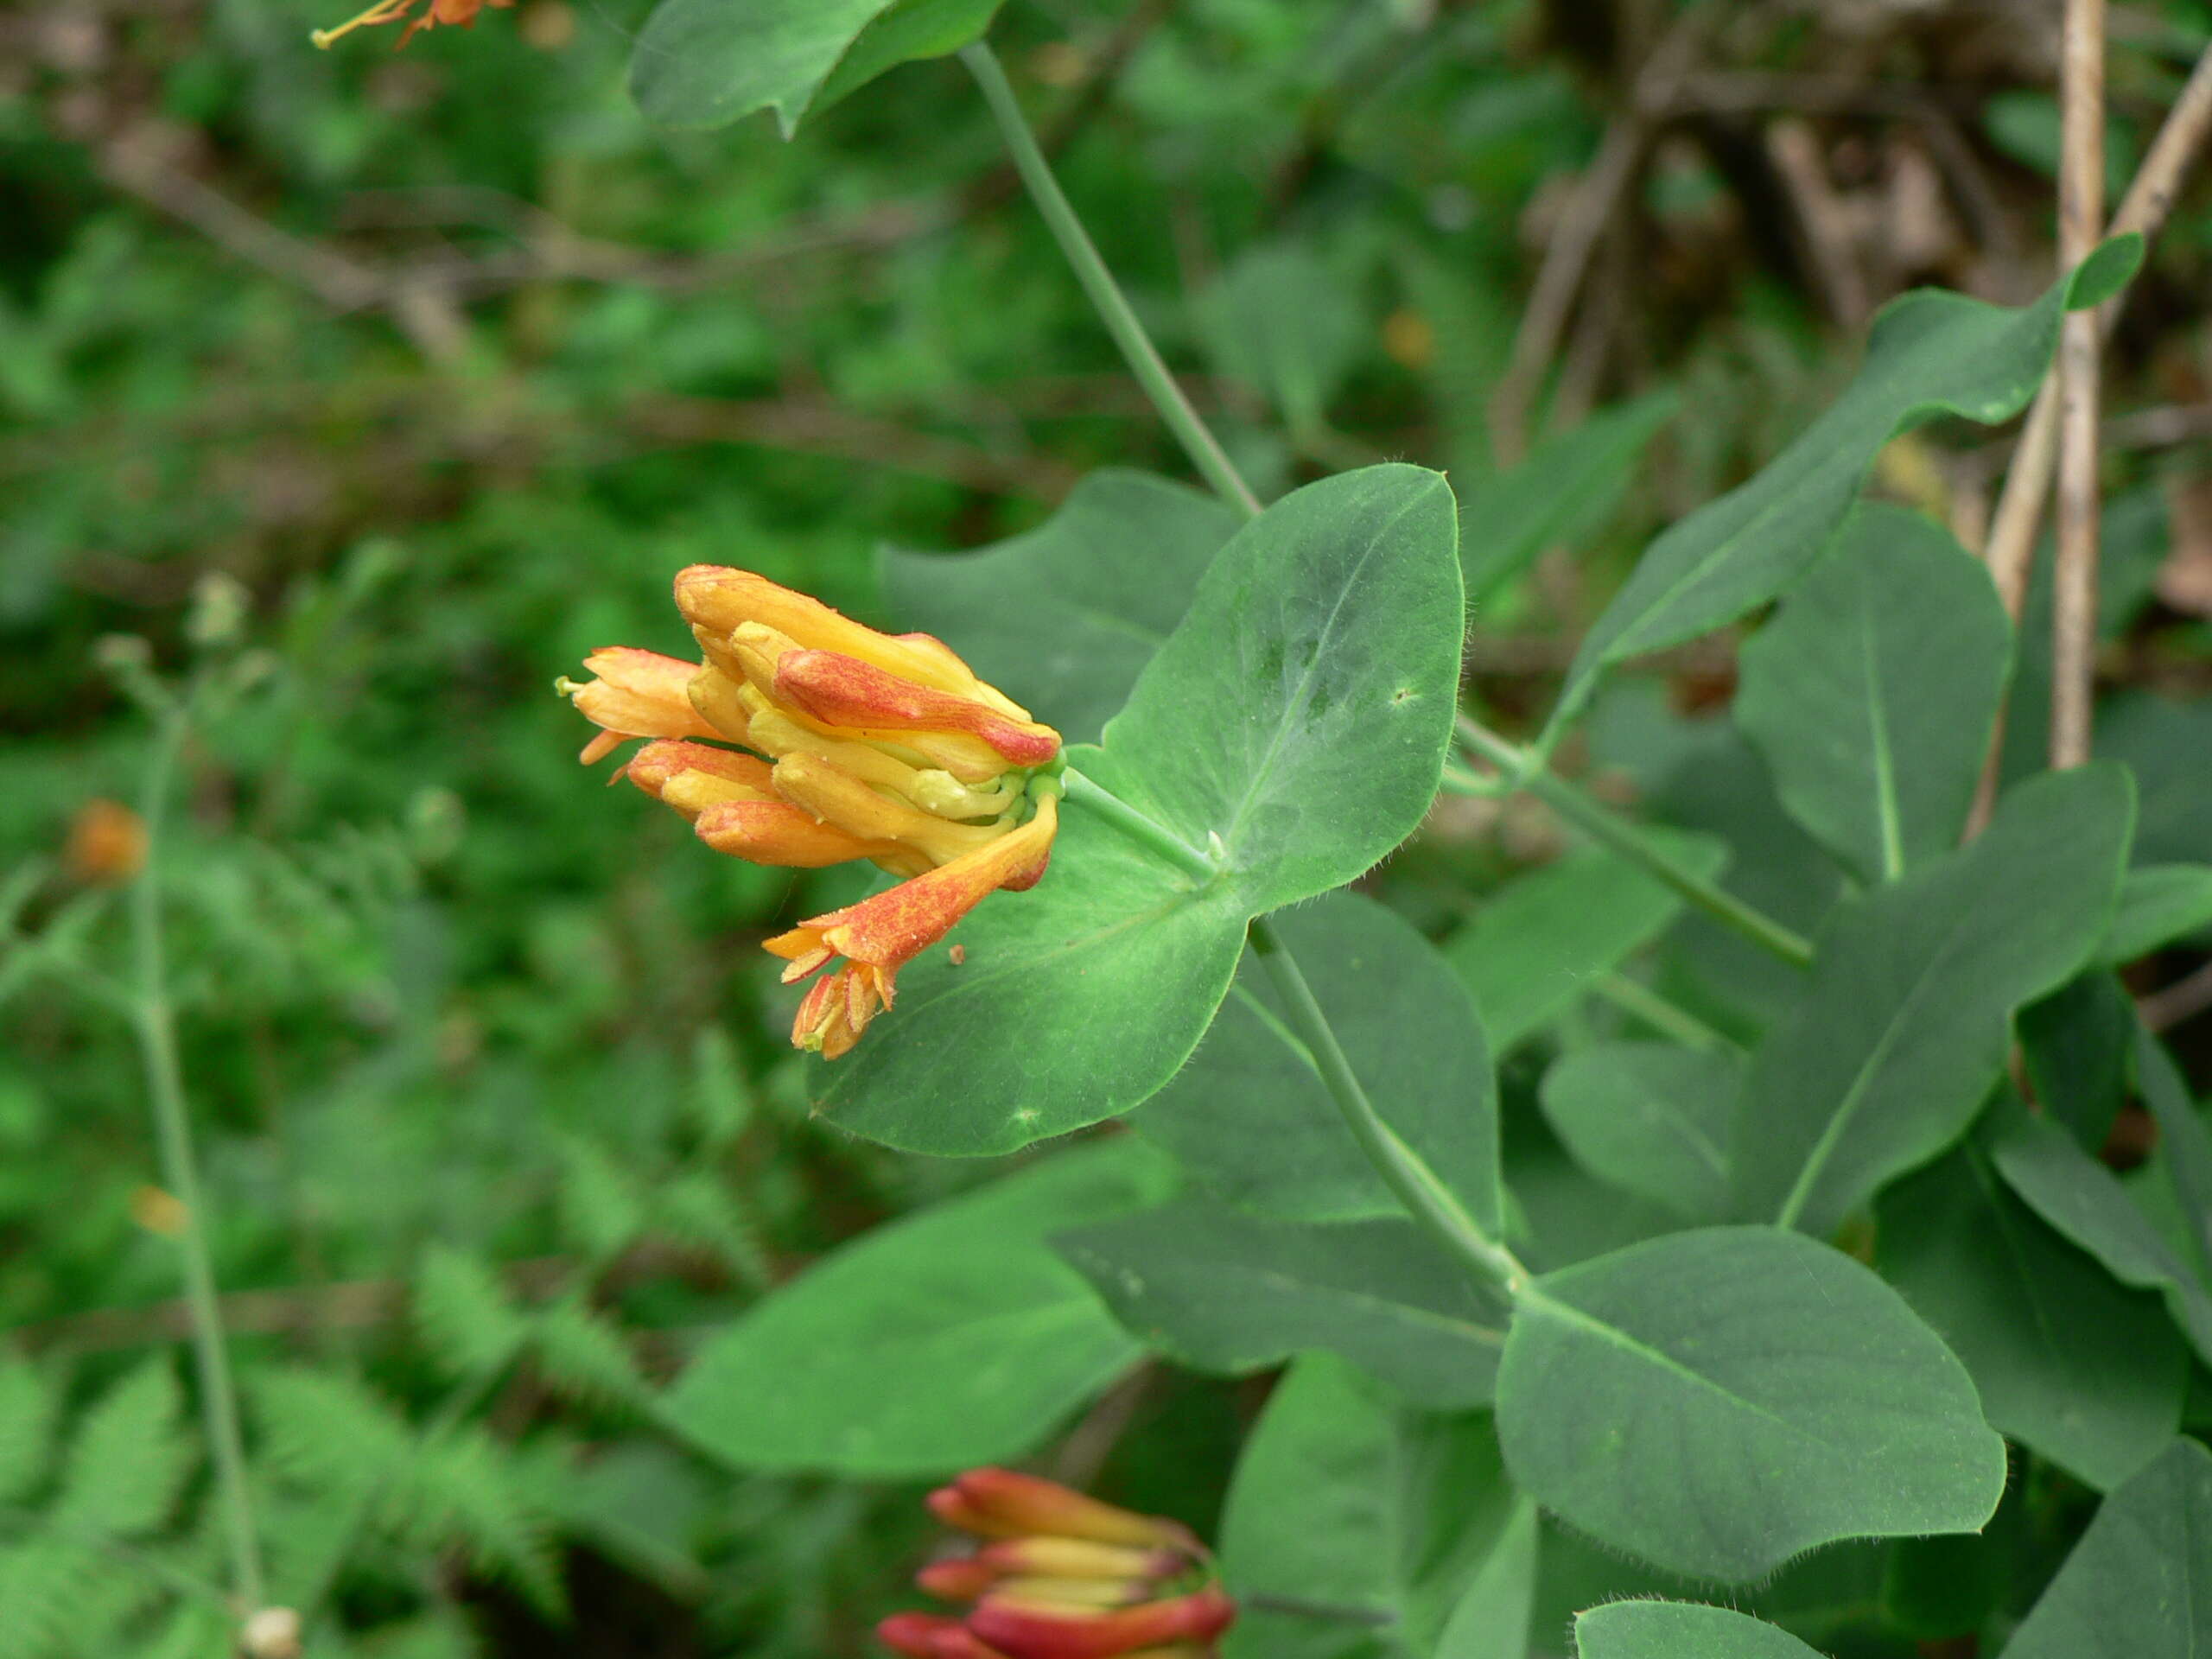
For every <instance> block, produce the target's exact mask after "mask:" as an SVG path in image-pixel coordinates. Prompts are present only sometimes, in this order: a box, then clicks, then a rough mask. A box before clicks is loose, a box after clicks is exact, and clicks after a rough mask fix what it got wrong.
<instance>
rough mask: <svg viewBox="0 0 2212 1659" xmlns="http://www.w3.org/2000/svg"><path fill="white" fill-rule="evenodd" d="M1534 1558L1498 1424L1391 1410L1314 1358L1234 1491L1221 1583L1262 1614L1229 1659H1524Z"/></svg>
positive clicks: (1282, 1390)
mask: <svg viewBox="0 0 2212 1659" xmlns="http://www.w3.org/2000/svg"><path fill="white" fill-rule="evenodd" d="M1535 1548H1536V1527H1535V1511H1534V1506H1533V1505H1532V1504H1530V1503H1529V1501H1528V1500H1527V1499H1526V1498H1525V1497H1522V1496H1521V1495H1520V1494H1518V1493H1516V1491H1514V1490H1513V1486H1512V1483H1511V1482H1510V1481H1509V1480H1508V1479H1507V1478H1505V1474H1504V1471H1503V1467H1502V1465H1501V1464H1500V1462H1499V1459H1498V1453H1497V1441H1496V1439H1495V1437H1494V1436H1493V1435H1492V1434H1491V1429H1490V1424H1489V1421H1488V1419H1487V1418H1485V1417H1483V1416H1480V1415H1460V1416H1435V1415H1429V1414H1420V1413H1409V1412H1404V1411H1400V1410H1395V1409H1394V1408H1392V1406H1391V1404H1390V1402H1389V1401H1388V1400H1387V1399H1386V1398H1384V1397H1383V1395H1381V1394H1380V1393H1379V1391H1378V1390H1376V1389H1375V1388H1373V1387H1372V1386H1371V1385H1370V1384H1367V1383H1363V1381H1362V1380H1361V1379H1360V1378H1359V1377H1358V1376H1357V1374H1356V1373H1354V1372H1353V1371H1352V1370H1351V1369H1350V1368H1349V1367H1347V1366H1345V1365H1344V1363H1342V1362H1341V1361H1339V1360H1337V1359H1335V1358H1333V1357H1331V1356H1328V1355H1325V1354H1315V1355H1311V1356H1308V1357H1306V1358H1304V1359H1301V1360H1300V1361H1299V1362H1298V1363H1297V1364H1296V1365H1295V1366H1294V1367H1293V1368H1292V1370H1291V1372H1290V1375H1289V1376H1288V1377H1287V1378H1286V1379H1285V1380H1284V1382H1283V1383H1282V1384H1281V1386H1280V1387H1279V1388H1277V1389H1276V1390H1275V1392H1274V1395H1273V1396H1272V1397H1271V1398H1270V1399H1269V1400H1268V1408H1267V1411H1266V1414H1264V1415H1263V1416H1262V1418H1261V1420H1260V1423H1259V1427H1257V1428H1256V1429H1255V1430H1254V1431H1253V1433H1252V1436H1251V1438H1250V1439H1249V1440H1248V1441H1247V1442H1246V1443H1245V1447H1244V1452H1243V1457H1242V1458H1240V1459H1239V1460H1238V1462H1237V1466H1236V1479H1235V1482H1234V1483H1233V1484H1232V1485H1231V1487H1230V1495H1229V1505H1228V1510H1227V1512H1226V1515H1225V1516H1224V1521H1223V1524H1222V1535H1221V1552H1222V1572H1223V1575H1224V1581H1225V1582H1226V1584H1227V1585H1228V1587H1229V1589H1230V1592H1231V1593H1232V1594H1234V1595H1237V1596H1242V1597H1246V1598H1251V1599H1255V1601H1256V1602H1259V1603H1262V1604H1264V1605H1250V1606H1248V1608H1247V1610H1246V1611H1245V1613H1244V1615H1243V1617H1242V1618H1240V1619H1239V1620H1238V1621H1237V1624H1236V1626H1235V1627H1234V1628H1233V1629H1232V1630H1230V1633H1229V1635H1228V1637H1226V1638H1225V1639H1224V1643H1223V1647H1222V1652H1223V1656H1224V1659H1432V1656H1433V1659H1522V1656H1523V1655H1524V1654H1525V1652H1526V1650H1527V1647H1528V1634H1529V1599H1530V1595H1531V1592H1533V1590H1534V1587H1535V1566H1536V1559H1535Z"/></svg>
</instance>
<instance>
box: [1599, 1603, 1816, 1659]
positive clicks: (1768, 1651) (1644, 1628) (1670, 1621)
mask: <svg viewBox="0 0 2212 1659" xmlns="http://www.w3.org/2000/svg"><path fill="white" fill-rule="evenodd" d="M1574 1650H1575V1652H1576V1653H1578V1654H1580V1656H1581V1659H1821V1656H1820V1655H1819V1654H1818V1653H1817V1652H1815V1650H1814V1649H1811V1648H1808V1647H1807V1646H1806V1645H1805V1644H1804V1643H1802V1642H1800V1641H1799V1640H1798V1639H1797V1638H1796V1637H1794V1636H1792V1635H1790V1634H1789V1631H1787V1630H1777V1629H1776V1628H1775V1627H1774V1626H1773V1625H1771V1624H1762V1623H1761V1622H1760V1621H1759V1620H1758V1619H1756V1618H1751V1617H1749V1616H1748V1615H1746V1614H1744V1613H1738V1612H1731V1611H1729V1610H1728V1609H1727V1608H1726V1607H1707V1606H1702V1605H1699V1604H1698V1603H1695V1602H1688V1601H1617V1602H1613V1603H1611V1605H1607V1606H1604V1607H1592V1609H1591V1610H1590V1611H1588V1612H1586V1613H1578V1614H1577V1615H1575V1619H1574Z"/></svg>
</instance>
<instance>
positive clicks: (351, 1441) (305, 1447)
mask: <svg viewBox="0 0 2212 1659" xmlns="http://www.w3.org/2000/svg"><path fill="white" fill-rule="evenodd" d="M251 1397H252V1402H253V1415H254V1421H255V1424H256V1426H257V1427H258V1428H259V1430H260V1451H261V1455H262V1459H263V1461H264V1465H266V1466H267V1467H269V1468H270V1469H271V1470H274V1471H277V1473H279V1474H281V1475H283V1476H284V1477H286V1478H288V1479H289V1480H290V1481H292V1482H293V1483H294V1484H296V1485H297V1486H300V1487H304V1488H306V1489H308V1490H309V1491H316V1492H321V1493H328V1494H332V1495H334V1496H343V1497H362V1496H365V1495H366V1494H367V1493H369V1492H370V1491H374V1490H375V1489H376V1488H377V1487H378V1486H380V1485H382V1484H385V1483H386V1482H388V1481H390V1480H391V1479H392V1478H393V1477H394V1476H395V1474H397V1472H399V1471H404V1469H405V1468H406V1466H407V1465H408V1462H409V1460H410V1459H411V1458H412V1456H413V1455H414V1435H413V1433H412V1431H411V1430H410V1428H409V1427H408V1425H407V1422H406V1420H405V1419H404V1418H403V1417H401V1416H400V1414H398V1412H397V1410H396V1409H395V1408H393V1407H391V1406H390V1405H388V1404H386V1403H385V1402H384V1401H383V1400H382V1399H380V1398H379V1397H378V1395H375V1394H373V1393H372V1392H371V1391H370V1390H369V1389H366V1388H364V1387H363V1386H362V1385H361V1384H360V1383H356V1382H354V1381H353V1379H351V1378H350V1377H342V1376H331V1375H329V1374H328V1373H327V1372H323V1371H312V1370H304V1369H283V1370H267V1371H264V1372H262V1373H261V1374H260V1375H259V1376H257V1377H255V1378H254V1379H253V1383H252V1387H251Z"/></svg>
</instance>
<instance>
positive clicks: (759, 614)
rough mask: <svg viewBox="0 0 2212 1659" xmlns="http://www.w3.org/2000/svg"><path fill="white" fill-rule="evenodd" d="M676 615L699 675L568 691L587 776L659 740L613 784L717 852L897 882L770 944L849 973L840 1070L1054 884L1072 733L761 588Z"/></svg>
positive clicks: (668, 662) (912, 640) (619, 650)
mask: <svg viewBox="0 0 2212 1659" xmlns="http://www.w3.org/2000/svg"><path fill="white" fill-rule="evenodd" d="M402 9H403V10H404V7H403V8H402ZM676 604H677V610H678V611H679V612H680V613H682V614H683V619H684V620H685V621H686V622H687V623H689V624H690V627H691V632H692V635H693V637H694V638H695V639H697V641H698V643H699V649H700V652H701V653H702V656H701V660H699V661H697V662H696V663H695V662H689V661H686V660H684V659H683V658H675V657H666V656H663V655H661V654H660V653H659V652H651V651H643V650H639V649H637V648H636V647H633V646H628V645H613V646H607V647H603V648H601V650H598V651H594V652H592V653H591V654H590V655H589V656H588V657H587V658H585V659H584V665H585V667H586V668H587V669H588V670H589V671H591V672H592V674H594V676H595V678H593V679H590V680H586V681H582V682H577V681H573V680H569V679H563V680H560V681H558V682H556V689H557V690H559V691H560V692H561V693H562V695H563V696H567V697H569V699H571V700H572V701H573V702H575V705H576V708H577V709H578V710H579V711H580V712H581V713H582V714H583V715H584V716H585V717H586V718H587V719H588V720H590V721H592V723H593V724H594V725H595V726H597V727H598V728H600V731H599V734H598V735H597V736H595V737H594V738H593V740H592V741H590V742H589V743H588V744H587V745H586V746H585V747H584V750H583V754H582V760H584V762H585V764H587V765H588V764H590V763H592V762H594V761H596V760H601V759H604V758H605V757H606V756H607V754H608V753H612V752H613V750H614V749H615V748H616V747H619V746H620V744H621V743H623V742H624V741H626V740H629V739H633V738H645V739H648V740H650V741H647V742H646V743H645V746H644V747H641V748H639V750H638V751H637V752H636V753H633V754H632V756H631V757H630V759H629V760H628V762H627V763H626V764H625V765H624V766H622V767H621V768H620V770H619V771H618V772H617V773H616V776H617V777H627V778H628V779H629V780H630V781H631V782H632V783H633V784H635V785H637V786H638V787H639V789H641V790H643V791H645V793H647V794H648V795H652V796H653V797H654V798H657V799H658V800H661V801H663V802H665V803H666V804H668V805H670V806H671V807H673V808H675V809H676V810H677V811H679V812H681V813H683V816H684V817H687V818H689V819H690V821H691V824H692V827H693V829H694V830H695V831H696V833H697V835H698V836H699V838H700V840H702V841H703V842H706V843H707V844H708V845H709V847H712V848H713V849H715V850H716V851H717V852H724V853H728V854H730V855H733V856H735V857H738V858H742V859H746V860H747V861H750V862H753V863H755V864H765V865H773V866H777V867H780V868H793V869H817V868H823V867H824V866H827V865H831V864H842V863H847V862H851V861H860V860H866V861H869V862H871V863H874V864H875V865H876V866H877V867H878V868H881V869H883V870H886V871H887V872H889V873H890V874H893V875H897V876H899V877H901V878H903V880H901V881H900V883H899V885H898V886H896V887H890V888H887V890H885V891H884V892H882V893H877V894H875V895H874V897H872V898H869V899H863V900H861V902H860V903H859V904H856V905H849V906H846V907H844V908H843V909H842V910H836V911H831V912H828V913H826V914H824V915H821V916H817V917H813V918H810V919H809V920H807V921H804V922H802V923H801V924H800V925H798V927H796V928H793V929H792V930H791V931H789V932H786V933H783V934H780V935H779V936H778V937H776V938H772V939H771V940H769V941H768V942H767V949H768V950H770V951H771V952H772V954H774V955H776V956H779V957H783V958H784V959H785V961H786V962H787V963H789V964H790V965H789V966H788V967H787V968H786V969H785V973H784V978H785V981H786V982H794V981H798V980H802V979H805V978H807V977H808V976H811V975H814V974H817V973H819V972H820V971H821V970H822V969H825V968H829V966H830V964H831V963H833V962H836V961H837V959H838V958H840V957H842V958H844V959H845V960H844V961H843V962H842V963H841V964H840V965H839V966H837V967H836V968H835V969H833V970H832V971H830V972H829V973H826V974H823V975H822V976H821V977H820V978H818V979H817V980H816V981H815V982H814V984H813V985H812V986H811V987H810V988H809V989H808V991H807V993H806V995H805V997H804V1000H803V1001H801V1003H800V1005H799V1008H798V1015H797V1018H796V1019H795V1020H794V1022H793V1025H792V1030H791V1040H792V1042H793V1043H794V1044H795V1045H796V1046H798V1047H800V1048H804V1049H810V1050H812V1051H814V1052H818V1053H820V1054H822V1055H823V1057H824V1058H829V1059H836V1058H838V1057H839V1056H840V1055H842V1054H844V1053H846V1052H849V1050H850V1049H851V1048H852V1046H854V1044H855V1043H857V1042H858V1041H859V1040H860V1039H861V1033H863V1032H865V1031H866V1030H867V1028H868V1024H869V1022H870V1021H871V1020H874V1017H875V1016H876V1015H877V1014H880V1012H882V1011H883V1010H884V1009H885V1008H887V1007H890V1006H891V1005H892V1002H893V999H894V997H895V995H896V982H897V978H898V973H899V969H900V968H902V967H904V966H905V965H906V963H909V962H911V961H912V960H913V959H914V957H917V956H918V955H919V954H920V953H921V952H922V951H924V950H927V949H928V948H929V947H930V946H931V945H932V944H936V943H937V942H938V940H939V939H942V938H944V936H945V934H946V933H948V932H949V931H951V929H952V928H953V927H954V926H955V925H957V923H958V922H959V921H960V919H961V918H963V916H965V915H966V914H967V913H968V912H969V911H971V910H973V909H974V908H975V907H976V906H977V905H979V904H981V903H982V901H983V900H984V899H987V898H988V897H989V896H990V895H991V894H992V893H995V892H997V891H999V890H1000V889H1001V888H1005V889H1007V890H1008V891H1010V892H1019V891H1020V890H1022V889H1024V888H1027V887H1034V886H1035V885H1036V884H1037V882H1038V881H1039V880H1041V879H1042V878H1043V876H1044V874H1045V871H1046V866H1047V865H1048V864H1049V862H1050V861H1051V858H1052V840H1053V837H1054V836H1055V835H1056V834H1057V832H1058V826H1059V806H1058V796H1059V785H1058V776H1057V774H1058V771H1059V768H1060V766H1061V764H1062V762H1061V756H1060V734H1058V732H1056V731H1054V730H1053V729H1052V728H1051V727H1049V726H1046V725H1043V724H1041V723H1039V721H1034V720H1032V719H1031V718H1030V717H1029V711H1028V710H1027V709H1024V708H1022V707H1021V706H1020V704H1019V703H1016V702H1014V701H1013V700H1012V699H1011V698H1009V697H1007V696H1006V694H1005V693H1003V692H1001V690H998V689H997V688H996V687H995V686H992V685H989V684H987V683H984V682H983V681H982V680H981V679H978V678H977V677H976V675H975V673H974V671H972V670H970V669H969V666H968V664H966V663H964V662H963V661H962V660H961V659H960V658H959V656H958V655H957V653H956V652H953V651H952V649H951V648H950V646H948V645H944V643H943V642H942V641H940V640H938V639H931V637H930V636H929V635H927V634H923V633H908V634H885V633H879V632H876V631H875V630H874V629H873V628H868V627H864V626H861V624H859V623H857V622H855V621H853V620H850V619H849V618H848V617H845V616H843V615H841V614H840V613H838V612H836V611H835V610H832V609H831V608H830V607H829V606H827V605H824V604H823V603H822V602H821V601H819V600H816V599H810V598H809V597H808V596H807V595H805V594H799V593H794V592H793V591H791V589H790V588H784V587H780V586H779V585H778V584H777V583H775V582H770V581H769V580H768V579H767V578H766V577H765V576H760V575H754V574H753V572H751V571H749V570H738V569H730V568H728V567H727V566H722V565H706V564H702V565H693V566H691V567H690V568H689V569H685V570H683V571H681V572H679V573H678V574H677V578H676ZM725 745H740V746H742V747H724V746H725Z"/></svg>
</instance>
